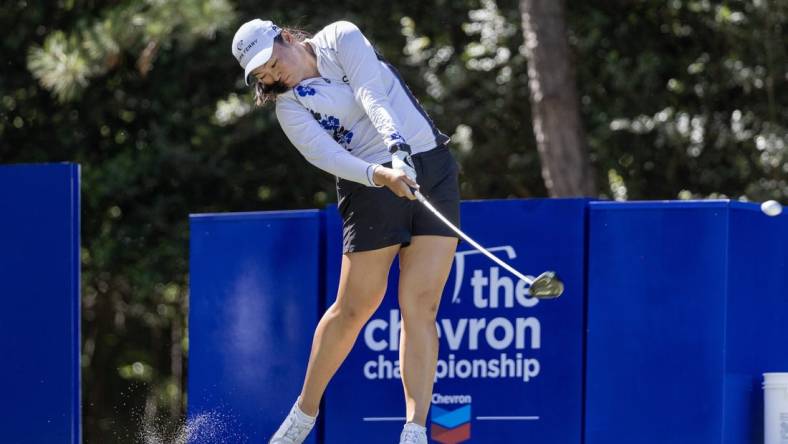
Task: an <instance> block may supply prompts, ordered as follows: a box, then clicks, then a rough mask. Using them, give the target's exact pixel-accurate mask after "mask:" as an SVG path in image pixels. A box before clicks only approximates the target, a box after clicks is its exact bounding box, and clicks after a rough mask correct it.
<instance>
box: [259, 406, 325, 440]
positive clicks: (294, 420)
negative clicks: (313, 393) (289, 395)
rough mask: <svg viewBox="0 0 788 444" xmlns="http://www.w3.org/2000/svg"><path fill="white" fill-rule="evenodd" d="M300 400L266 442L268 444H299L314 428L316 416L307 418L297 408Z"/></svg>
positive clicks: (307, 416)
mask: <svg viewBox="0 0 788 444" xmlns="http://www.w3.org/2000/svg"><path fill="white" fill-rule="evenodd" d="M300 400H301V399H300V398H299V399H298V400H296V402H295V404H293V408H292V409H290V414H288V415H287V418H285V420H284V421H283V422H282V425H280V426H279V430H277V431H276V433H274V436H273V437H272V438H271V440H270V441H268V444H301V443H302V442H304V440H305V439H306V437H307V436H308V435H309V432H311V431H312V428H313V427H314V426H315V420H316V419H317V416H309V415H307V414H306V413H304V412H302V411H301V409H300V408H298V403H299V401H300Z"/></svg>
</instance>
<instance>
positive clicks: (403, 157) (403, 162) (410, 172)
mask: <svg viewBox="0 0 788 444" xmlns="http://www.w3.org/2000/svg"><path fill="white" fill-rule="evenodd" d="M389 152H390V153H391V168H393V169H395V170H400V171H402V172H404V173H405V175H407V176H408V177H410V178H411V179H413V180H416V168H415V167H414V165H413V159H411V157H410V145H408V144H407V143H402V142H400V143H395V144H394V145H391V148H389Z"/></svg>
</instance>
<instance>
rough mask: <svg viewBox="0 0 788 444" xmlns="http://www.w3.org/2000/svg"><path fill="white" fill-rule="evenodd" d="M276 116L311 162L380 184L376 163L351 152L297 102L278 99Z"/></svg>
mask: <svg viewBox="0 0 788 444" xmlns="http://www.w3.org/2000/svg"><path fill="white" fill-rule="evenodd" d="M276 116H277V118H278V119H279V123H280V125H281V126H282V130H283V131H284V133H285V135H286V136H287V138H288V139H290V142H291V143H292V144H293V145H294V146H295V147H296V149H298V151H299V152H300V153H301V155H302V156H304V158H305V159H306V160H307V161H309V163H311V164H312V165H314V166H316V167H318V168H320V169H321V170H323V171H326V172H328V173H331V174H333V175H335V176H337V177H341V178H343V179H347V180H351V181H353V182H358V183H360V184H363V185H367V186H373V187H377V186H378V185H377V184H376V183H375V181H374V180H373V174H374V172H375V167H376V166H377V165H376V164H374V163H370V162H367V161H365V160H362V159H359V158H358V157H356V156H354V155H352V154H350V153H348V152H347V151H346V150H345V149H344V148H343V147H342V146H341V145H340V144H338V143H337V142H336V141H335V140H334V139H332V138H331V136H329V135H328V134H327V133H326V132H325V131H324V130H323V128H321V127H320V124H318V123H317V121H316V120H315V119H314V117H312V115H311V114H310V113H309V111H307V110H306V109H304V107H303V106H301V105H299V104H297V103H291V102H289V101H287V100H286V99H284V100H279V101H277V104H276Z"/></svg>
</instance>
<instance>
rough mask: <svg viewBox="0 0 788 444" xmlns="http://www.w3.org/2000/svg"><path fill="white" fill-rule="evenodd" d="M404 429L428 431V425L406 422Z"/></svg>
mask: <svg viewBox="0 0 788 444" xmlns="http://www.w3.org/2000/svg"><path fill="white" fill-rule="evenodd" d="M404 429H405V430H413V431H414V432H419V433H427V428H426V427H424V426H422V425H418V424H416V423H415V422H406V423H405V427H404Z"/></svg>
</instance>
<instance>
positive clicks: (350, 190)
mask: <svg viewBox="0 0 788 444" xmlns="http://www.w3.org/2000/svg"><path fill="white" fill-rule="evenodd" d="M412 159H413V164H414V166H415V167H416V174H417V175H418V177H417V178H416V181H417V182H418V183H419V186H420V188H419V191H421V194H423V195H424V197H426V198H427V200H429V201H430V203H431V204H432V205H433V206H434V207H435V208H436V209H437V210H438V211H440V212H441V214H443V215H444V216H445V217H446V218H447V219H449V220H450V221H451V222H452V223H453V224H454V225H456V226H458V227H459V225H460V190H459V185H458V183H457V176H458V173H459V167H458V165H457V161H456V160H455V159H454V156H452V154H451V151H449V148H448V147H447V146H446V145H440V146H438V147H436V148H433V149H431V150H429V151H425V152H422V153H418V154H414V155H413V156H412ZM383 166H386V167H391V163H390V162H389V163H385V164H383ZM337 200H338V207H339V214H340V215H341V216H342V238H343V246H342V251H343V253H352V252H355V251H368V250H376V249H378V248H384V247H388V246H391V245H396V244H401V245H402V246H403V247H407V246H408V245H410V239H411V237H412V236H420V235H435V236H447V237H458V236H457V234H456V233H454V231H452V229H451V228H449V227H448V226H446V224H444V223H443V222H442V221H441V220H440V219H438V218H437V217H436V216H435V215H434V214H432V212H430V210H428V209H427V208H426V207H425V206H424V205H422V203H421V202H419V201H417V200H410V199H407V198H404V197H398V196H397V195H396V194H394V193H393V192H392V191H391V190H390V189H388V188H387V187H381V188H374V187H368V186H365V185H362V184H360V183H357V182H352V181H349V180H345V179H340V178H337Z"/></svg>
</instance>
